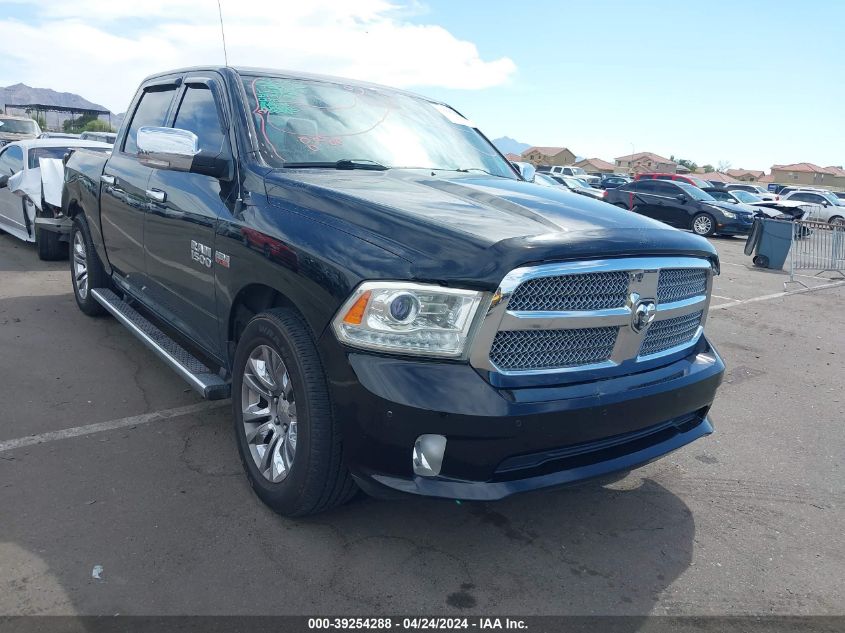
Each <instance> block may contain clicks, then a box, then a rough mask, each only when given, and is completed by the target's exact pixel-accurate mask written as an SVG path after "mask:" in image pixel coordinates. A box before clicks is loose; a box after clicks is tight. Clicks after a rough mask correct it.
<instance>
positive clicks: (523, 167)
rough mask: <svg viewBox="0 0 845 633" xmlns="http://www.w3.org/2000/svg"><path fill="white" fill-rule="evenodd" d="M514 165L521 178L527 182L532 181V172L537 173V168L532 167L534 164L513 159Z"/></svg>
mask: <svg viewBox="0 0 845 633" xmlns="http://www.w3.org/2000/svg"><path fill="white" fill-rule="evenodd" d="M513 164H514V167H516V169H517V170H518V171H519V175H520V176H522V179H523V180H527V181H528V182H534V174H536V173H537V170H536V169H535V168H534V165H532V164H531V163H523V162H521V161H514V163H513Z"/></svg>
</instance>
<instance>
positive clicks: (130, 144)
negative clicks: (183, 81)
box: [123, 86, 176, 154]
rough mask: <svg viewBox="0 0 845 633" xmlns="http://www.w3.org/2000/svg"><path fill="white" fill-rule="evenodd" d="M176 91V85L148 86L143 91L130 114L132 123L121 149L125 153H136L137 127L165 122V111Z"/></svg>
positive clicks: (160, 124)
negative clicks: (131, 114) (148, 87)
mask: <svg viewBox="0 0 845 633" xmlns="http://www.w3.org/2000/svg"><path fill="white" fill-rule="evenodd" d="M175 92H176V86H166V87H164V88H158V87H156V88H150V89H148V90H145V91H144V94H143V95H142V96H141V101H140V103H138V107H137V108H136V109H135V114H134V115H133V116H132V123H131V124H130V126H129V129H128V130H127V132H126V141H125V142H124V144H123V151H124V152H126V153H127V154H137V153H138V142H137V140H136V139H137V137H138V129H139V128H142V127H144V126H145V125H151V126H154V127H161V126H162V125H164V124H165V123H167V111H168V110H169V109H170V101H171V100H172V99H173V94H174V93H175Z"/></svg>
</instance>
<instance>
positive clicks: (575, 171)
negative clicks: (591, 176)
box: [569, 167, 587, 176]
mask: <svg viewBox="0 0 845 633" xmlns="http://www.w3.org/2000/svg"><path fill="white" fill-rule="evenodd" d="M569 169H570V170H571V171H572V173H573V174H575V175H578V176H582V175H584V174H586V173H587V172H585V171H584V170H583V169H582V168H581V167H570V168H569Z"/></svg>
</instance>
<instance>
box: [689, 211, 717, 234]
mask: <svg viewBox="0 0 845 633" xmlns="http://www.w3.org/2000/svg"><path fill="white" fill-rule="evenodd" d="M712 229H713V221H712V220H711V219H710V218H709V217H707V216H706V215H701V216H699V217H697V218H696V219H695V222H693V225H692V230H693V231H695V232H696V233H698V234H699V235H707V234H708V233H709V232H710V231H711V230H712Z"/></svg>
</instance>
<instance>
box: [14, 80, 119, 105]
mask: <svg viewBox="0 0 845 633" xmlns="http://www.w3.org/2000/svg"><path fill="white" fill-rule="evenodd" d="M7 103H13V104H19V105H29V104H36V103H37V104H39V105H54V106H61V107H64V108H79V109H85V110H106V111H108V108H106V107H104V106H101V105H99V104H97V103H92V102H91V101H88V99H85V98H83V97H81V96H79V95H77V94H73V93H72V92H56V91H55V90H51V89H50V88H32V87H30V86H27V85H26V84H14V85H13V86H6V87H5V88H2V87H0V104H2V105H4V106H5V105H6V104H7Z"/></svg>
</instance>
